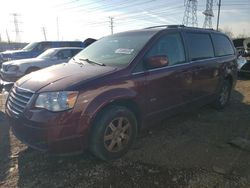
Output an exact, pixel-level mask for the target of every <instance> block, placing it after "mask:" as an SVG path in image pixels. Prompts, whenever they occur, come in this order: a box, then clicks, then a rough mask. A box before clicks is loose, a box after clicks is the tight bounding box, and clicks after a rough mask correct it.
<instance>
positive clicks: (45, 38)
mask: <svg viewBox="0 0 250 188" xmlns="http://www.w3.org/2000/svg"><path fill="white" fill-rule="evenodd" d="M42 33H43V36H44V40H45V41H46V40H47V35H46V30H45V27H42Z"/></svg>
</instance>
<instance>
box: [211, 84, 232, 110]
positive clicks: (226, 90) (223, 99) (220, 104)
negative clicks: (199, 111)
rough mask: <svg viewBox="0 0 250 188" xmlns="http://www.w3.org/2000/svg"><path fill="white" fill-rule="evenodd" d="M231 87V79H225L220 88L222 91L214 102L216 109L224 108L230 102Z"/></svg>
mask: <svg viewBox="0 0 250 188" xmlns="http://www.w3.org/2000/svg"><path fill="white" fill-rule="evenodd" d="M231 89H232V86H231V83H230V82H229V80H224V81H223V83H222V86H221V88H220V91H219V93H218V95H217V97H216V100H215V101H214V103H213V106H214V107H215V108H216V109H223V108H224V107H225V106H226V105H227V104H228V103H229V100H230V96H231Z"/></svg>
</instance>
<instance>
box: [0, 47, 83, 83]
mask: <svg viewBox="0 0 250 188" xmlns="http://www.w3.org/2000/svg"><path fill="white" fill-rule="evenodd" d="M81 50H83V48H78V47H62V48H51V49H48V50H46V51H45V52H43V53H42V54H41V55H39V56H38V57H36V58H31V59H22V60H15V61H8V62H5V63H3V64H2V68H1V71H0V74H1V78H2V80H3V81H6V82H15V81H17V80H18V79H19V78H21V77H22V76H24V75H26V74H29V73H31V72H34V71H37V70H39V69H42V68H46V67H49V66H52V65H56V64H60V63H66V62H68V61H69V59H71V58H72V57H73V56H75V55H76V54H77V53H78V52H80V51H81Z"/></svg>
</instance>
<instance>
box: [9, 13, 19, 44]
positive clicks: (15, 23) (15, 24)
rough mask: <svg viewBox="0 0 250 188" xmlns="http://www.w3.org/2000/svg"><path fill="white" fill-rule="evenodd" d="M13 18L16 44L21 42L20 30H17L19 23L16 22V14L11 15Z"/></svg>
mask: <svg viewBox="0 0 250 188" xmlns="http://www.w3.org/2000/svg"><path fill="white" fill-rule="evenodd" d="M11 15H12V16H13V18H14V26H15V33H16V42H21V36H20V32H21V31H20V29H19V23H20V22H19V21H18V16H19V15H18V14H17V13H13V14H11Z"/></svg>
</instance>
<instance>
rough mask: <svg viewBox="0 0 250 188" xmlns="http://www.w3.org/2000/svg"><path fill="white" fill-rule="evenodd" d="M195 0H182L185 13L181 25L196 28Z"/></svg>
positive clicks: (196, 2)
mask: <svg viewBox="0 0 250 188" xmlns="http://www.w3.org/2000/svg"><path fill="white" fill-rule="evenodd" d="M197 5H198V1H197V0H184V6H185V7H186V8H185V12H184V16H183V21H182V24H183V25H186V26H192V27H198V21H197ZM190 19H191V21H190Z"/></svg>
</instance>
